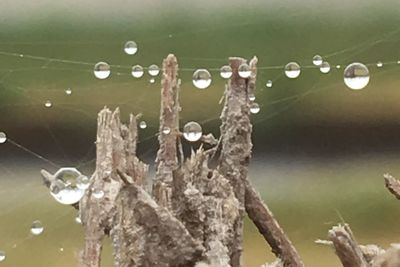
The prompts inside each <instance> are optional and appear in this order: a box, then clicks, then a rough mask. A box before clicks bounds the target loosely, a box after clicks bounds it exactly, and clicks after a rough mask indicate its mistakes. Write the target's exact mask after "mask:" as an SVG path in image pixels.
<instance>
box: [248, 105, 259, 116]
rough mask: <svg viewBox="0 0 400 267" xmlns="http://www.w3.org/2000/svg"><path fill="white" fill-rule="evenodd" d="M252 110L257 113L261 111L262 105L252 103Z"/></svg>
mask: <svg viewBox="0 0 400 267" xmlns="http://www.w3.org/2000/svg"><path fill="white" fill-rule="evenodd" d="M250 112H251V113H253V114H257V113H258V112H260V106H259V105H258V104H257V103H251V104H250Z"/></svg>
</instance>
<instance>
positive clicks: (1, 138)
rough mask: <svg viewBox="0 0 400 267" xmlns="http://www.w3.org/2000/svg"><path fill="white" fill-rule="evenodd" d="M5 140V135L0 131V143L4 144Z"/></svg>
mask: <svg viewBox="0 0 400 267" xmlns="http://www.w3.org/2000/svg"><path fill="white" fill-rule="evenodd" d="M6 141H7V135H6V134H5V133H3V132H0V144H4V143H5V142H6Z"/></svg>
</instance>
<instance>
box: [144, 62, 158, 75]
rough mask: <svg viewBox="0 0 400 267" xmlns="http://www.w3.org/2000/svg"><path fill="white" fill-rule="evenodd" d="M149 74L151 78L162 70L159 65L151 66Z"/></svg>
mask: <svg viewBox="0 0 400 267" xmlns="http://www.w3.org/2000/svg"><path fill="white" fill-rule="evenodd" d="M147 72H148V73H149V75H150V76H154V77H155V76H157V75H158V74H159V73H160V68H159V67H158V66H157V65H154V64H153V65H150V66H149V68H148V70H147Z"/></svg>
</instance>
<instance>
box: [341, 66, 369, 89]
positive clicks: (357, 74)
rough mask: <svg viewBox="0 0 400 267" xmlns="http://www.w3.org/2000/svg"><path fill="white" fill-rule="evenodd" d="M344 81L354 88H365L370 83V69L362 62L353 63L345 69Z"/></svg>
mask: <svg viewBox="0 0 400 267" xmlns="http://www.w3.org/2000/svg"><path fill="white" fill-rule="evenodd" d="M344 83H345V84H346V85H347V87H349V88H350V89H353V90H360V89H363V88H364V87H365V86H367V85H368V83H369V71H368V68H367V66H365V65H364V64H362V63H357V62H356V63H352V64H350V65H348V66H347V67H346V69H345V70H344Z"/></svg>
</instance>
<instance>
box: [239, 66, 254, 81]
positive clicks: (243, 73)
mask: <svg viewBox="0 0 400 267" xmlns="http://www.w3.org/2000/svg"><path fill="white" fill-rule="evenodd" d="M238 73H239V76H240V77H242V78H249V77H250V75H251V70H250V66H249V65H248V64H247V63H243V64H241V65H240V66H239V68H238Z"/></svg>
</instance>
